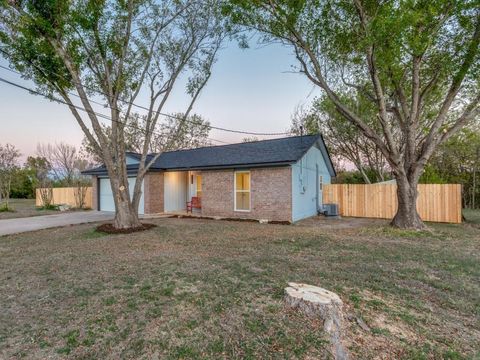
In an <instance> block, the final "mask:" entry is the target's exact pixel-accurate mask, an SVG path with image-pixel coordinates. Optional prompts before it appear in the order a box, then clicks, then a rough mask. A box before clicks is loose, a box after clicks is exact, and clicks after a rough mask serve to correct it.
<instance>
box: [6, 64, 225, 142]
mask: <svg viewBox="0 0 480 360" xmlns="http://www.w3.org/2000/svg"><path fill="white" fill-rule="evenodd" d="M0 66H1V65H0ZM0 81H1V82H3V83H6V84H8V85H11V86H14V87H17V88H19V89H22V90H25V91H28V92H30V93H32V94H35V95H39V96H42V97H44V98H46V99H48V100H51V101H55V102H57V103H60V104H63V105H67V106H68V107H70V106H73V107H74V108H76V109H77V110H81V111H84V112H86V113H87V114H89V113H90V114H92V113H93V114H95V115H96V116H98V117H101V118H103V119H106V120H109V121H111V122H116V123H119V124H121V125H123V126H126V127H131V128H134V129H137V130H140V131H143V132H145V134H148V133H149V131H146V130H144V129H142V128H140V127H136V126H134V125H132V124H127V123H124V122H122V121H118V120H113V119H112V118H110V117H109V116H107V115H105V114H102V113H99V112H96V111H91V110H87V109H85V108H83V107H81V106H78V105H75V104H69V103H67V102H66V101H64V100H61V99H58V98H56V97H54V96H48V95H45V94H42V93H41V92H39V91H37V90H34V89H30V88H28V87H26V86H23V85H20V84H17V83H15V82H13V81H9V80H7V79H4V78H2V77H0ZM151 133H152V134H156V135H160V136H163V135H164V134H162V133H159V132H155V131H152V132H151ZM207 139H208V140H212V141H216V142H219V143H224V144H228V143H227V142H225V141H222V140H217V139H213V138H207Z"/></svg>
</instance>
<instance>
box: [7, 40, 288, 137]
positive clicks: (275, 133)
mask: <svg viewBox="0 0 480 360" xmlns="http://www.w3.org/2000/svg"><path fill="white" fill-rule="evenodd" d="M0 52H2V53H3V54H5V55H7V56H9V54H8V52H7V51H5V50H3V49H1V48H0ZM0 68H2V69H5V70H8V71H10V72H12V73H15V74H18V75H22V73H20V72H18V71H16V70H13V69H11V68H9V67H7V66H3V65H0ZM54 74H55V75H57V76H59V77H60V78H62V79H64V80H66V79H65V77H63V76H62V75H61V74H58V73H54ZM81 85H82V86H84V87H85V89H88V90H90V91H94V92H96V93H98V94H100V95H102V96H105V97H107V98H108V96H109V95H108V94H105V93H104V92H102V91H100V90H97V89H92V88H90V87H87V86H85V85H83V84H81ZM68 94H70V95H72V96H76V97H80V96H79V95H78V94H75V93H72V92H68ZM88 100H89V101H90V102H92V103H94V104H97V105H101V106H103V107H105V104H103V103H100V102H97V101H95V100H91V99H88ZM118 100H119V101H121V102H122V103H124V104H125V105H132V106H134V107H136V108H139V109H143V110H146V111H150V109H149V108H147V107H146V106H142V105H138V104H135V103H134V102H129V101H127V100H123V99H120V98H119V99H118ZM107 107H109V106H108V105H107ZM115 110H119V109H115ZM152 113H153V114H159V115H162V116H166V117H170V118H173V119H176V120H181V121H187V122H190V123H194V124H197V125H198V124H199V123H198V122H196V121H193V120H189V119H186V118H181V117H178V116H175V115H171V114H167V113H162V112H158V111H155V110H152ZM210 128H211V129H215V130H219V131H225V132H231V133H236V134H243V135H258V136H282V135H289V134H290V132H271V133H267V132H265V133H262V132H253V131H244V130H234V129H228V128H223V127H219V126H214V125H210Z"/></svg>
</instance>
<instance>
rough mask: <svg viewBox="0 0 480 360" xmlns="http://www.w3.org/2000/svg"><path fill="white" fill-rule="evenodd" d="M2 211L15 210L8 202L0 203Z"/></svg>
mask: <svg viewBox="0 0 480 360" xmlns="http://www.w3.org/2000/svg"><path fill="white" fill-rule="evenodd" d="M0 212H15V210H13V209H12V208H11V207H10V206H9V205H8V203H3V204H0Z"/></svg>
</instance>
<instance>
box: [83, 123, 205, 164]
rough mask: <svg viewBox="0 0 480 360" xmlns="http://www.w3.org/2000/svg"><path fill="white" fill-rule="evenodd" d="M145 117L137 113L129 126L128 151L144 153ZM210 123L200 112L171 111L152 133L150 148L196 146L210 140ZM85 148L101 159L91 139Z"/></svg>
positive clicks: (154, 151)
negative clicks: (176, 112)
mask: <svg viewBox="0 0 480 360" xmlns="http://www.w3.org/2000/svg"><path fill="white" fill-rule="evenodd" d="M144 128H145V118H144V117H140V115H139V114H135V115H134V116H133V117H132V118H130V120H129V121H128V122H127V125H126V126H125V130H124V131H125V148H126V149H127V151H133V152H136V153H141V152H142V148H143V143H144V141H145V132H144V130H143V129H144ZM104 131H105V133H106V134H111V131H112V129H111V127H110V126H109V125H106V124H105V125H104ZM209 133H210V123H209V122H208V121H206V120H204V119H203V118H202V117H201V116H200V115H197V114H192V115H189V116H187V117H184V115H183V114H170V115H169V116H167V117H166V120H165V121H162V122H161V123H159V124H158V126H157V129H156V131H155V132H154V133H153V134H152V137H151V139H150V145H149V147H148V151H149V152H150V153H159V152H163V151H172V150H181V149H193V148H197V147H201V146H206V145H208V144H209V140H208V134H209ZM82 152H83V153H85V154H87V155H89V156H91V157H93V159H95V160H96V161H97V162H101V154H98V153H96V152H95V149H94V148H93V147H92V146H90V145H89V143H88V139H87V138H86V137H84V139H83V141H82Z"/></svg>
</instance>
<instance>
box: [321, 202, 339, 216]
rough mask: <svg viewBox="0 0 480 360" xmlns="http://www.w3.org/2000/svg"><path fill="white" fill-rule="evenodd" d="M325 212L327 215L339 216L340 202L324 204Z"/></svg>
mask: <svg viewBox="0 0 480 360" xmlns="http://www.w3.org/2000/svg"><path fill="white" fill-rule="evenodd" d="M323 214H324V215H325V216H338V215H339V213H338V204H323Z"/></svg>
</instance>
